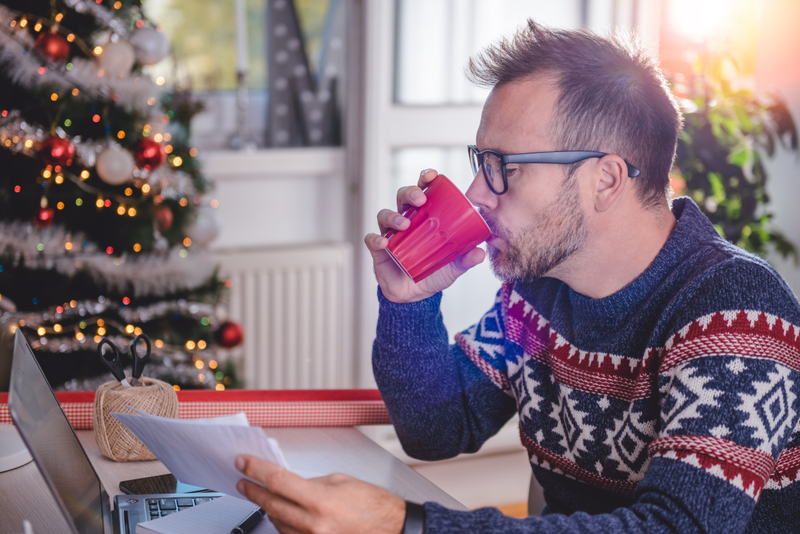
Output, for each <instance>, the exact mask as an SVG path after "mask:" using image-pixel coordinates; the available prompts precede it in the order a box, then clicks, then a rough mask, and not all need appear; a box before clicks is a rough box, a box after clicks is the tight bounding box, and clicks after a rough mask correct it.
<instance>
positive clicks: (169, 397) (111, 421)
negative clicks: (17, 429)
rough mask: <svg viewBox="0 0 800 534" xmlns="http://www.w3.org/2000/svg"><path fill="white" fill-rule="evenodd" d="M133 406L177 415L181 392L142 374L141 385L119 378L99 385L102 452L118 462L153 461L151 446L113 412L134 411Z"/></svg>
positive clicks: (98, 437)
mask: <svg viewBox="0 0 800 534" xmlns="http://www.w3.org/2000/svg"><path fill="white" fill-rule="evenodd" d="M128 406H133V407H134V408H137V409H139V410H142V411H143V412H147V413H149V414H152V415H158V416H160V417H170V418H173V419H175V418H177V417H178V395H177V394H176V393H175V390H174V389H173V388H172V386H170V385H169V384H167V383H166V382H162V381H161V380H157V379H155V378H146V377H142V378H140V379H139V385H136V386H131V387H125V386H123V385H122V384H121V383H119V382H117V381H112V382H106V383H105V384H103V385H101V386H100V387H99V388H97V394H96V395H95V398H94V439H95V441H96V442H97V446H98V448H99V449H100V452H101V453H103V454H104V455H105V456H107V457H108V458H111V459H112V460H115V461H117V462H129V461H133V460H154V459H155V456H154V455H153V453H152V452H150V449H148V448H147V447H145V446H144V443H142V442H141V441H140V440H139V438H137V437H136V436H134V435H133V433H132V432H131V431H130V430H128V429H127V428H125V426H124V425H123V424H122V423H120V422H119V421H118V420H117V418H116V417H114V416H113V415H112V414H114V413H135V412H134V411H133V410H131V409H130V408H128Z"/></svg>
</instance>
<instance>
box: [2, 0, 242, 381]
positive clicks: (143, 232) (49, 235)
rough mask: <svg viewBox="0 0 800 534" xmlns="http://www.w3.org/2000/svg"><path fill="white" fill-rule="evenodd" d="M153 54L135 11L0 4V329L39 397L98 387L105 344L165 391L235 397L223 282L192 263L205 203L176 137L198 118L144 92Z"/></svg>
mask: <svg viewBox="0 0 800 534" xmlns="http://www.w3.org/2000/svg"><path fill="white" fill-rule="evenodd" d="M168 54H169V41H168V38H167V36H166V35H164V34H163V33H162V32H161V31H159V28H158V26H156V25H155V24H154V23H153V22H152V21H150V20H148V19H147V17H146V16H145V14H144V13H143V11H142V9H141V2H140V1H139V0H2V1H1V2H0V94H2V95H3V97H2V100H1V101H0V321H1V322H2V323H3V324H2V325H1V326H2V327H4V328H9V329H11V330H12V331H14V330H16V329H17V328H22V329H23V332H24V333H25V335H26V337H27V338H28V340H29V341H30V342H31V345H32V347H33V348H34V349H35V350H36V351H37V357H38V358H39V361H40V363H41V365H42V367H43V369H44V371H45V373H46V374H47V376H48V378H49V379H50V381H51V383H52V384H53V386H54V387H57V388H63V389H76V390H84V389H94V388H96V386H97V385H99V384H101V383H102V382H105V381H107V380H110V379H111V375H110V374H109V373H108V372H107V370H106V368H105V367H104V366H103V365H102V363H101V362H100V359H99V357H98V355H97V346H98V343H99V342H100V341H101V340H102V339H103V338H104V337H108V338H109V339H110V340H111V341H113V342H114V343H115V345H116V346H118V347H119V348H120V351H121V352H122V353H123V356H122V359H123V362H124V363H125V362H129V361H130V360H129V358H128V354H127V353H128V345H129V343H130V342H131V340H132V339H133V338H134V337H135V336H137V335H138V334H141V333H144V334H146V335H147V336H148V337H149V338H150V339H151V340H152V356H151V358H150V361H149V363H148V365H147V368H146V369H145V375H147V376H151V377H156V378H160V379H162V380H165V381H167V382H169V383H171V384H174V386H175V387H176V388H216V389H224V387H226V386H227V387H231V386H235V378H234V376H233V374H234V373H233V372H232V368H231V367H230V366H228V367H227V368H226V369H222V367H223V366H222V365H221V364H218V363H217V361H218V354H217V352H218V349H219V348H220V347H222V348H229V347H231V346H234V345H236V344H238V343H239V342H240V341H241V338H242V332H241V329H240V328H239V326H238V325H236V324H235V323H231V322H229V321H226V320H225V317H224V301H223V298H224V296H225V290H226V287H225V284H226V282H225V280H221V279H220V278H219V276H218V273H217V269H216V265H215V263H214V262H213V260H212V258H211V256H210V254H209V253H208V252H207V251H206V247H207V246H208V244H209V243H210V242H211V241H212V240H213V239H214V237H216V235H217V233H218V229H219V228H218V217H217V215H216V211H215V209H216V207H217V201H216V200H215V199H214V198H213V195H212V194H211V192H210V189H211V188H210V184H209V183H208V182H207V181H206V180H205V179H204V178H203V176H202V174H201V170H200V165H199V161H198V159H197V150H196V149H195V148H192V147H191V146H190V144H189V137H190V136H189V124H190V121H191V118H192V116H193V115H195V114H196V113H197V112H199V111H200V110H201V109H202V105H201V104H200V103H199V102H198V101H197V100H196V99H194V98H193V97H192V95H191V94H190V93H189V92H188V91H182V90H180V89H178V88H167V87H166V86H165V85H164V80H163V78H160V77H158V78H156V79H152V77H151V76H149V75H148V74H147V66H148V65H153V64H156V63H158V62H160V61H161V60H163V59H164V58H165V57H166V56H167V55H168Z"/></svg>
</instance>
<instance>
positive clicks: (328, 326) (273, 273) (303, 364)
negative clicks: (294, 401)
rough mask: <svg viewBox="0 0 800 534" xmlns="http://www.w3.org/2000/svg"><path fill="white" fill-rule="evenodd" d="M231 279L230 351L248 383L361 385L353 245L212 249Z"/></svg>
mask: <svg viewBox="0 0 800 534" xmlns="http://www.w3.org/2000/svg"><path fill="white" fill-rule="evenodd" d="M214 256H215V258H216V259H217V261H218V262H219V264H220V271H221V276H222V277H223V279H227V278H230V279H231V281H232V287H231V289H230V319H231V320H232V321H235V322H237V323H239V324H241V325H242V328H243V329H244V343H243V344H242V345H240V346H239V347H237V348H236V349H234V350H232V351H231V352H230V356H231V357H232V358H234V360H235V361H236V362H237V364H238V365H237V372H238V375H239V377H241V379H242V381H243V382H244V385H245V387H246V388H248V389H335V388H352V387H353V386H354V383H355V376H354V355H353V350H352V345H353V343H352V337H353V291H352V265H353V260H352V247H351V246H350V245H349V244H347V243H335V244H322V245H313V246H303V247H291V248H270V249H256V250H234V251H231V250H221V251H216V252H215V253H214Z"/></svg>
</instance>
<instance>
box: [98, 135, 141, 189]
mask: <svg viewBox="0 0 800 534" xmlns="http://www.w3.org/2000/svg"><path fill="white" fill-rule="evenodd" d="M135 168H136V163H135V162H134V161H133V154H131V153H130V152H128V151H127V150H125V149H124V148H122V147H119V146H114V145H112V146H109V147H108V148H107V149H105V150H104V151H102V152H101V153H100V155H99V156H97V164H96V165H95V169H97V175H98V176H100V179H101V180H103V181H104V182H105V183H107V184H108V185H120V184H124V183H125V182H127V181H128V180H130V179H131V178H132V177H133V170H134V169H135Z"/></svg>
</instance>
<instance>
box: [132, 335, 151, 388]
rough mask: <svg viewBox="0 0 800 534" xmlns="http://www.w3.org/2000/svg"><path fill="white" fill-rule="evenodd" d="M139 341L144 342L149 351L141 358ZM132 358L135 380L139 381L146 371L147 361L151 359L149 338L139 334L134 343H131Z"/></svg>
mask: <svg viewBox="0 0 800 534" xmlns="http://www.w3.org/2000/svg"><path fill="white" fill-rule="evenodd" d="M139 340H142V341H144V344H145V346H146V347H147V350H146V351H145V353H144V354H143V355H141V356H139V351H138V349H137V348H136V346H137V345H138V343H139ZM131 357H132V358H133V375H132V376H133V378H135V379H138V378H139V377H140V376H142V371H144V366H145V364H146V363H147V360H149V359H150V338H149V337H147V336H146V335H145V334H139V335H138V336H136V337H135V338H133V341H131Z"/></svg>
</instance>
